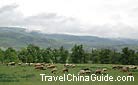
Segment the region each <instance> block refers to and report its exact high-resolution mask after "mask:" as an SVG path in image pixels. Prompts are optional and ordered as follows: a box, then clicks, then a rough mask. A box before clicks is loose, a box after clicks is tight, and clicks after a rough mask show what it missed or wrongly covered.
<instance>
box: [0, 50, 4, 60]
mask: <svg viewBox="0 0 138 85" xmlns="http://www.w3.org/2000/svg"><path fill="white" fill-rule="evenodd" d="M0 62H1V63H3V62H4V51H3V50H2V49H0Z"/></svg>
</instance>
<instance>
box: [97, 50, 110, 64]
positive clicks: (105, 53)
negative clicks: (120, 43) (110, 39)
mask: <svg viewBox="0 0 138 85" xmlns="http://www.w3.org/2000/svg"><path fill="white" fill-rule="evenodd" d="M110 52H111V50H109V49H101V51H100V52H99V60H100V63H101V64H109V63H110V60H111V59H110V58H111V57H110Z"/></svg>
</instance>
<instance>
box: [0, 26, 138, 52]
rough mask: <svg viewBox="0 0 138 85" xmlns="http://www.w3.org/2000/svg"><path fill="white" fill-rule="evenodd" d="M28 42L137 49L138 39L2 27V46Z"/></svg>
mask: <svg viewBox="0 0 138 85" xmlns="http://www.w3.org/2000/svg"><path fill="white" fill-rule="evenodd" d="M28 44H35V45H38V46H40V47H43V48H45V47H53V48H56V47H59V46H64V47H66V48H68V49H69V48H71V47H72V46H73V45H74V44H83V45H84V46H85V47H86V48H88V49H90V48H114V49H120V48H121V47H126V46H128V47H130V48H134V49H137V48H138V41H137V40H133V39H121V38H120V39H109V38H100V37H96V36H74V35H65V34H44V33H41V32H37V31H32V32H28V31H26V30H25V29H24V28H18V27H0V47H3V48H7V47H14V48H21V47H25V46H26V45H28Z"/></svg>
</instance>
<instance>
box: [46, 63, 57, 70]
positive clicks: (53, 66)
mask: <svg viewBox="0 0 138 85" xmlns="http://www.w3.org/2000/svg"><path fill="white" fill-rule="evenodd" d="M55 67H56V65H53V64H52V65H50V66H47V68H50V69H51V68H55Z"/></svg>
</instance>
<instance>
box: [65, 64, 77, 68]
mask: <svg viewBox="0 0 138 85" xmlns="http://www.w3.org/2000/svg"><path fill="white" fill-rule="evenodd" d="M64 67H66V68H68V67H72V68H74V67H76V65H75V64H64Z"/></svg>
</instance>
